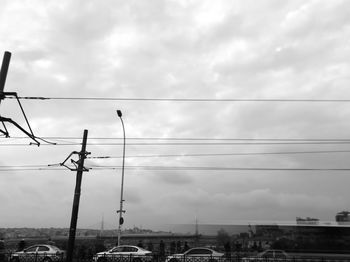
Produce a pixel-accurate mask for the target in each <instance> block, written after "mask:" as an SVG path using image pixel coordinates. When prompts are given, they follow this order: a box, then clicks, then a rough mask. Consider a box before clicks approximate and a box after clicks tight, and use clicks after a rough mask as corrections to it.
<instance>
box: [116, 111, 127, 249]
mask: <svg viewBox="0 0 350 262" xmlns="http://www.w3.org/2000/svg"><path fill="white" fill-rule="evenodd" d="M117 114H118V117H119V118H120V121H121V123H122V127H123V165H122V184H121V188H120V207H119V210H118V211H117V213H119V226H118V246H119V245H120V238H121V234H122V224H123V223H124V218H123V216H122V213H125V210H123V202H124V199H123V198H124V197H123V192H124V166H125V142H126V138H125V127H124V122H123V118H122V112H121V111H120V110H117Z"/></svg>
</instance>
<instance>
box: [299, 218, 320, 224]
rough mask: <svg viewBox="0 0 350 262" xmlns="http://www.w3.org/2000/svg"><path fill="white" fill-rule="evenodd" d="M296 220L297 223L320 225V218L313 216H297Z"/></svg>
mask: <svg viewBox="0 0 350 262" xmlns="http://www.w3.org/2000/svg"><path fill="white" fill-rule="evenodd" d="M296 221H297V225H318V224H319V222H320V220H319V219H318V218H312V217H307V218H301V217H297V218H296Z"/></svg>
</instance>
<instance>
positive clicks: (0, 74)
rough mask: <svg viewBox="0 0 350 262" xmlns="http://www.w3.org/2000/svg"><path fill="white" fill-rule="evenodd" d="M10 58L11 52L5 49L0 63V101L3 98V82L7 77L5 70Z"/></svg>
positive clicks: (7, 67)
mask: <svg viewBox="0 0 350 262" xmlns="http://www.w3.org/2000/svg"><path fill="white" fill-rule="evenodd" d="M10 60H11V53H10V52H8V51H5V53H4V58H3V59H2V65H1V71H0V103H1V100H2V99H3V98H4V97H3V96H4V94H3V92H4V88H5V82H6V77H7V71H8V69H9V65H10Z"/></svg>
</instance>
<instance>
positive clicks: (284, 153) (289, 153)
mask: <svg viewBox="0 0 350 262" xmlns="http://www.w3.org/2000/svg"><path fill="white" fill-rule="evenodd" d="M332 153H350V150H324V151H285V152H282V151H281V152H247V153H208V154H173V155H172V154H167V155H128V156H125V157H126V158H153V157H154V158H158V157H202V156H203V157H208V156H256V155H294V154H332ZM110 158H111V159H113V158H122V156H90V157H87V159H110Z"/></svg>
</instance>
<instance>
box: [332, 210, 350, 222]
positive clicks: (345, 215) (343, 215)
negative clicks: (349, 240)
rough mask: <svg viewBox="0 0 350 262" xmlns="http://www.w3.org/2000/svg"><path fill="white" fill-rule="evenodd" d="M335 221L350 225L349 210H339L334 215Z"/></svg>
mask: <svg viewBox="0 0 350 262" xmlns="http://www.w3.org/2000/svg"><path fill="white" fill-rule="evenodd" d="M335 221H337V223H338V224H340V225H347V224H349V225H350V212H349V211H341V212H339V213H337V215H336V216H335Z"/></svg>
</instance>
